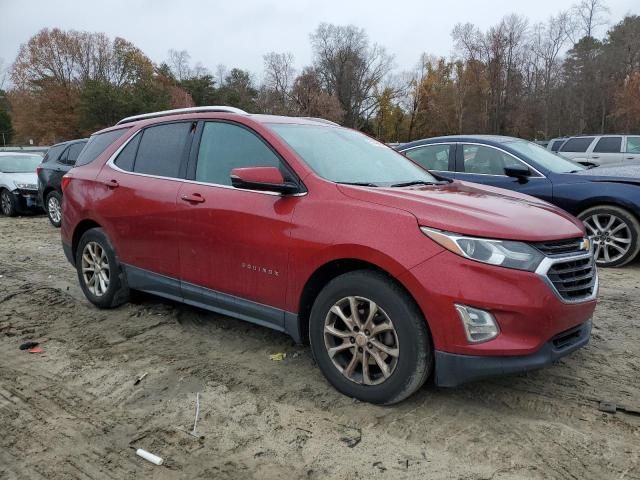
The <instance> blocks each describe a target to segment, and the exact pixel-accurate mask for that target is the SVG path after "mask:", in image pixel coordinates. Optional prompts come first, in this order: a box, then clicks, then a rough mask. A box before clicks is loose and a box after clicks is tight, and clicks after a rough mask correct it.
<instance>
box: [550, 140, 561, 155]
mask: <svg viewBox="0 0 640 480" xmlns="http://www.w3.org/2000/svg"><path fill="white" fill-rule="evenodd" d="M563 143H564V140H556V141H555V142H553V143H552V144H551V151H552V152H557V151H558V149H559V148H560V147H561V146H562V144H563Z"/></svg>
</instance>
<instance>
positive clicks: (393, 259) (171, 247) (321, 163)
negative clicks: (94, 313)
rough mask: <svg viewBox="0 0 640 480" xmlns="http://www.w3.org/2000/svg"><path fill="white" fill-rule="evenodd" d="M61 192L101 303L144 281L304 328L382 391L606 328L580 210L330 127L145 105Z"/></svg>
mask: <svg viewBox="0 0 640 480" xmlns="http://www.w3.org/2000/svg"><path fill="white" fill-rule="evenodd" d="M63 190H64V197H63V198H64V201H63V209H64V215H63V224H62V241H63V246H64V251H65V253H66V255H67V257H68V259H69V261H70V262H71V263H72V264H74V265H75V267H76V269H77V271H78V278H79V281H80V285H81V286H82V289H83V291H84V293H85V295H86V296H87V298H88V299H89V300H90V301H91V302H92V303H93V304H95V305H97V306H98V307H100V308H110V307H116V306H118V305H120V304H122V303H124V302H126V301H127V299H128V298H129V291H130V290H131V289H135V290H143V291H146V292H151V293H154V294H157V295H161V296H163V297H167V298H171V299H173V300H178V301H181V302H184V303H188V304H190V305H195V306H198V307H202V308H205V309H209V310H212V311H215V312H221V313H224V314H228V315H231V316H234V317H237V318H240V319H243V320H248V321H250V322H255V323H257V324H260V325H264V326H267V327H270V328H273V329H276V330H279V331H282V332H286V333H288V334H289V335H291V336H292V337H293V338H294V339H295V340H296V341H298V342H304V341H307V340H308V341H309V342H310V343H311V348H312V351H313V355H314V357H315V359H316V360H317V363H318V365H319V366H320V369H321V370H322V373H323V374H324V375H325V376H326V378H327V379H328V380H329V382H331V383H332V384H333V385H334V386H335V387H336V388H337V389H338V390H339V391H341V392H343V393H344V394H346V395H349V396H351V397H355V398H358V399H361V400H364V401H368V402H373V403H380V404H390V403H394V402H398V401H400V400H402V399H404V398H406V397H407V396H409V395H410V394H411V393H413V392H415V391H416V390H417V389H418V388H419V387H420V386H421V385H422V384H423V383H424V382H425V380H426V379H427V378H428V377H429V376H430V375H431V374H432V373H433V377H434V380H435V383H436V385H440V386H455V385H458V384H460V383H463V382H466V381H469V380H475V379H479V378H483V377H487V376H491V375H496V374H504V373H513V372H521V371H525V370H530V369H534V368H539V367H543V366H545V365H548V364H550V363H551V362H552V361H554V360H556V359H558V358H560V357H562V356H564V355H566V354H568V353H570V352H572V351H574V350H576V349H577V348H580V347H582V346H584V345H585V344H586V343H587V342H588V340H589V336H590V332H591V316H592V314H593V311H594V308H595V304H596V300H595V297H596V294H597V290H598V280H597V272H596V267H595V266H594V263H593V255H592V251H591V248H590V245H589V240H588V239H587V238H586V237H585V232H584V229H583V226H582V224H581V223H580V222H579V221H578V220H577V219H575V218H574V217H572V216H570V215H568V214H567V213H564V212H563V211H561V210H560V209H558V208H556V207H554V206H552V205H550V204H548V203H546V202H543V201H540V200H537V199H535V198H532V197H529V196H526V195H522V194H518V193H515V192H510V191H506V190H501V189H498V188H492V187H487V186H481V185H474V184H470V183H465V182H459V181H450V180H445V179H442V178H439V177H437V176H435V175H433V174H431V173H429V172H427V171H425V170H423V169H422V168H420V167H418V166H417V165H416V164H414V163H413V162H412V161H411V160H409V159H407V158H406V157H404V156H402V155H400V154H399V153H396V152H395V151H393V150H392V149H390V148H388V147H386V146H385V145H383V144H381V143H379V142H377V141H376V140H373V139H371V138H369V137H367V136H366V135H363V134H362V133H359V132H357V131H354V130H349V129H346V128H341V127H339V126H338V125H336V124H333V123H332V122H328V121H325V120H321V119H312V118H289V117H278V116H270V115H250V114H247V113H245V112H242V111H239V110H237V109H233V108H230V107H203V108H196V109H186V110H177V111H168V112H159V113H155V114H148V115H140V116H137V117H130V118H127V119H124V120H122V121H121V122H119V123H118V124H117V125H116V126H115V127H112V128H108V129H106V130H102V131H100V132H98V133H96V134H94V135H93V136H92V137H91V139H90V140H89V143H88V144H87V146H86V148H85V149H84V150H83V152H82V154H81V155H80V157H79V158H78V161H77V163H76V167H75V168H73V169H72V170H71V171H70V172H69V173H68V174H67V175H66V176H65V177H64V180H63Z"/></svg>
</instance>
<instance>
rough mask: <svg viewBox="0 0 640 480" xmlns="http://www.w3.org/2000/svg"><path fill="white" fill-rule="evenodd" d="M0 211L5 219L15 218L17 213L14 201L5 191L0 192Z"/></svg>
mask: <svg viewBox="0 0 640 480" xmlns="http://www.w3.org/2000/svg"><path fill="white" fill-rule="evenodd" d="M0 211H2V214H3V215H4V216H5V217H15V216H16V214H17V213H18V207H17V205H16V199H15V197H14V196H13V195H12V194H11V192H10V191H9V190H7V189H3V190H2V191H0Z"/></svg>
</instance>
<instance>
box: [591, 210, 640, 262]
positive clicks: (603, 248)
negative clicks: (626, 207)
mask: <svg viewBox="0 0 640 480" xmlns="http://www.w3.org/2000/svg"><path fill="white" fill-rule="evenodd" d="M582 221H583V222H584V225H585V227H586V228H587V233H588V234H589V238H590V239H591V241H592V242H593V244H594V247H595V250H594V258H595V260H596V263H598V264H607V263H611V262H616V261H618V260H620V259H621V258H622V257H624V256H625V255H626V254H627V253H628V252H629V250H630V249H631V246H632V245H631V243H632V236H631V229H630V228H629V225H628V224H627V222H625V221H624V220H623V219H621V218H620V217H617V216H616V215H612V214H609V213H595V214H593V215H591V216H589V217H586V218H584V219H583V220H582Z"/></svg>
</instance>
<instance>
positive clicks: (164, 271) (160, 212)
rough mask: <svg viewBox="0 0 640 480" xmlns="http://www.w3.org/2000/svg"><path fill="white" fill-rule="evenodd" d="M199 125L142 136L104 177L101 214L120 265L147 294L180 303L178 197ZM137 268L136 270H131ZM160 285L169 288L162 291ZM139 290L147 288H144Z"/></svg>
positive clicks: (152, 129) (155, 128)
mask: <svg viewBox="0 0 640 480" xmlns="http://www.w3.org/2000/svg"><path fill="white" fill-rule="evenodd" d="M194 127H195V123H194V122H192V121H178V122H167V123H162V124H155V125H152V126H149V127H147V128H144V129H142V130H141V131H139V132H137V133H136V134H135V135H134V136H133V137H132V138H131V139H129V141H128V142H127V143H126V144H125V145H124V146H123V148H122V149H121V150H120V152H119V153H118V155H117V157H116V158H115V159H113V160H110V161H109V162H107V164H106V165H105V168H103V169H102V171H101V172H100V174H99V180H100V181H101V182H102V183H104V185H105V192H104V197H103V198H102V199H100V202H101V205H100V207H99V209H98V210H99V211H100V212H101V213H102V214H103V217H104V218H103V220H102V221H103V222H105V223H106V225H107V230H108V232H109V235H110V236H111V238H112V241H113V242H114V246H115V247H116V251H117V252H118V255H119V256H120V260H121V261H122V262H123V263H124V264H126V265H127V266H128V267H129V269H128V271H127V274H128V275H129V276H130V277H131V279H133V280H132V281H133V282H134V283H135V282H138V283H139V282H147V283H145V284H144V287H147V288H145V289H147V290H150V291H153V288H149V287H154V288H156V287H157V288H164V290H163V292H162V293H164V294H165V295H170V296H174V297H176V298H180V286H179V280H178V277H179V270H180V262H179V258H178V241H179V231H178V226H177V216H178V210H177V206H176V197H177V195H178V191H179V190H180V186H181V185H182V179H183V178H184V175H185V171H186V159H187V157H188V151H189V148H190V147H191V140H192V137H193V130H194ZM131 267H133V268H131ZM158 284H164V286H163V287H158ZM138 288H143V287H142V286H138Z"/></svg>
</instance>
